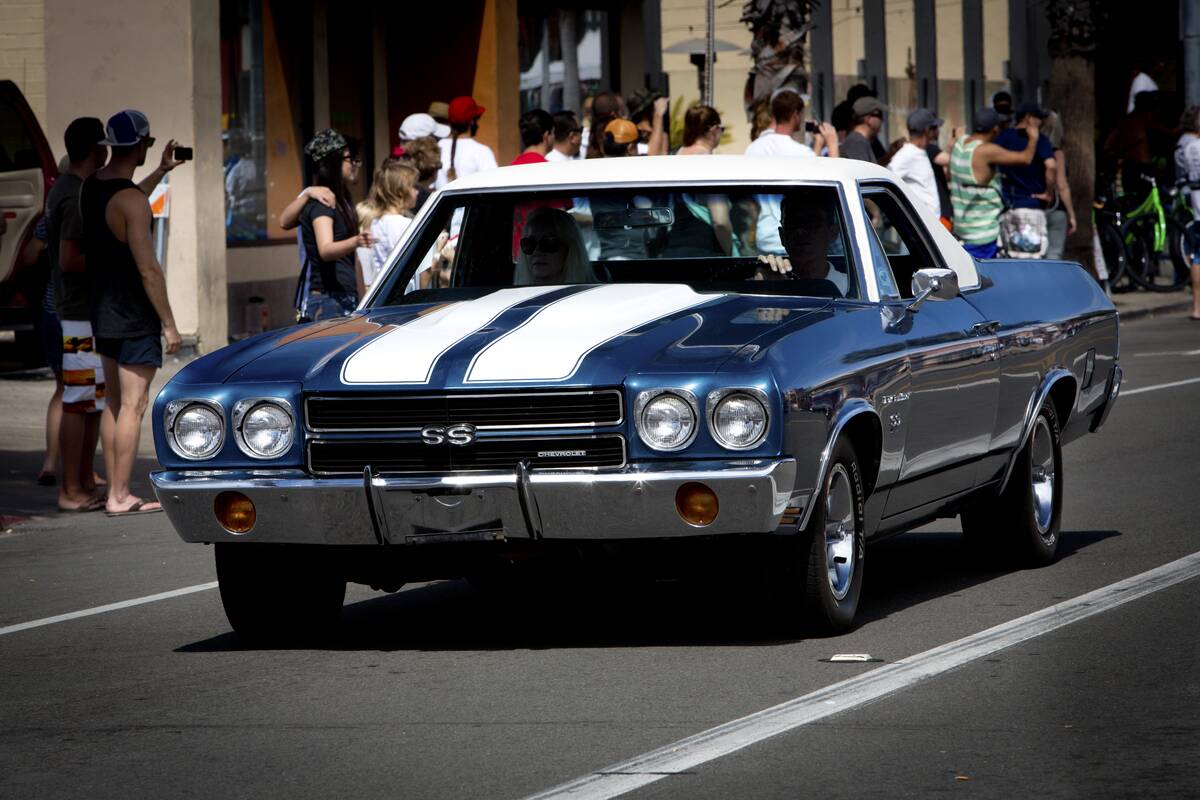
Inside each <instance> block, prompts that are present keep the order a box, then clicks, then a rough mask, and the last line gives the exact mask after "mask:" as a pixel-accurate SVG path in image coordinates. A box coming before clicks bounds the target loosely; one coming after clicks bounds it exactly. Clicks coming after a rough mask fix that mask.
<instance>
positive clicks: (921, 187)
mask: <svg viewBox="0 0 1200 800" xmlns="http://www.w3.org/2000/svg"><path fill="white" fill-rule="evenodd" d="M942 122H943V121H942V120H940V119H938V117H937V114H934V113H933V112H932V111H930V110H929V109H928V108H918V109H917V110H915V111H913V112H912V113H911V114H909V115H908V141H907V142H905V143H904V145H903V146H902V147H901V148H900V149H899V150H898V151H896V154H895V155H894V156H892V160H891V161H889V162H888V169H890V170H891V171H892V172H894V173H896V175H897V177H899V178H900V179H901V180H902V181H904V183H906V184H907V185H908V188H909V189H910V190H911V191H912V193H913V194H914V195H916V197H917V199H918V200H919V201H920V203H921V207H922V208H921V210H922V211H928V212H929V213H930V214H932V215H933V216H934V217H937V216H939V215H940V214H941V203H940V202H939V201H938V187H937V180H936V178H934V174H933V162H932V161H930V160H929V154H928V153H926V152H925V148H926V146H927V145H928V144H929V143H930V142H937V136H938V128H940V127H941V126H942Z"/></svg>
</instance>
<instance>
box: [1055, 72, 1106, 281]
mask: <svg viewBox="0 0 1200 800" xmlns="http://www.w3.org/2000/svg"><path fill="white" fill-rule="evenodd" d="M1049 95H1050V97H1049V100H1050V106H1051V107H1052V108H1054V109H1055V110H1056V111H1058V113H1059V115H1060V116H1061V117H1062V125H1063V150H1064V151H1065V153H1066V157H1067V162H1068V163H1067V180H1068V181H1069V183H1070V185H1071V198H1072V200H1073V201H1074V203H1075V219H1076V221H1077V223H1078V227H1077V228H1076V230H1075V233H1074V235H1072V236H1070V237H1068V238H1067V244H1066V250H1065V252H1064V253H1063V257H1064V258H1065V259H1067V260H1068V261H1078V262H1079V263H1080V264H1083V266H1084V268H1085V269H1087V271H1088V272H1090V273H1092V275H1093V276H1095V275H1096V264H1095V259H1094V258H1093V257H1092V252H1093V251H1092V197H1093V193H1094V191H1095V185H1096V73H1095V67H1094V66H1093V65H1092V63H1091V62H1090V61H1088V60H1087V59H1086V58H1084V57H1082V56H1078V55H1062V56H1057V57H1055V58H1054V59H1053V60H1052V61H1051V65H1050V92H1049Z"/></svg>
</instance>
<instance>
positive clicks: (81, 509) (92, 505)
mask: <svg viewBox="0 0 1200 800" xmlns="http://www.w3.org/2000/svg"><path fill="white" fill-rule="evenodd" d="M103 508H104V498H103V497H93V498H92V499H91V500H89V501H87V502H86V503H84V504H83V505H81V506H78V507H77V508H62V507H61V506H60V507H59V509H58V513H60V514H87V513H90V512H92V511H101V510H103Z"/></svg>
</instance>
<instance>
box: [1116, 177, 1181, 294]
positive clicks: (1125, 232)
mask: <svg viewBox="0 0 1200 800" xmlns="http://www.w3.org/2000/svg"><path fill="white" fill-rule="evenodd" d="M1142 179H1143V180H1144V181H1146V182H1147V183H1149V184H1150V191H1149V192H1147V194H1146V197H1145V199H1143V200H1142V201H1141V203H1139V204H1138V206H1137V207H1136V208H1134V209H1133V210H1132V211H1130V212H1128V214H1127V215H1126V219H1125V222H1124V223H1123V224H1122V225H1121V240H1122V243H1123V244H1124V246H1125V272H1126V273H1127V274H1128V275H1129V277H1130V278H1131V279H1132V280H1133V282H1134V283H1136V284H1137V285H1138V286H1141V287H1142V288H1144V289H1148V290H1150V291H1152V292H1173V291H1176V290H1178V289H1182V288H1183V287H1184V286H1185V285H1187V283H1188V280H1189V278H1190V268H1191V263H1192V256H1193V255H1194V254H1193V253H1192V252H1191V247H1190V239H1189V237H1188V235H1187V228H1186V226H1184V225H1183V224H1181V223H1180V222H1179V220H1178V219H1177V218H1176V217H1175V215H1174V214H1171V215H1168V214H1167V211H1166V208H1164V206H1163V203H1162V197H1161V195H1160V194H1159V191H1158V181H1156V180H1155V179H1154V178H1153V176H1149V175H1146V176H1143V178H1142ZM1164 260H1165V261H1166V262H1167V264H1166V266H1165V267H1164V264H1163V262H1164Z"/></svg>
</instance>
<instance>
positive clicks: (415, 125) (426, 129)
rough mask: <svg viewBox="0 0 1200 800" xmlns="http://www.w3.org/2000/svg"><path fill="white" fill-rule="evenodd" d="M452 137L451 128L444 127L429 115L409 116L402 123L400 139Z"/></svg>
mask: <svg viewBox="0 0 1200 800" xmlns="http://www.w3.org/2000/svg"><path fill="white" fill-rule="evenodd" d="M449 135H450V126H449V125H443V124H441V123H440V122H438V121H437V120H435V119H434V118H433V117H431V116H429V115H428V114H409V115H408V116H407V117H405V118H404V122H402V123H400V138H401V139H404V140H412V139H420V138H421V137H422V136H433V137H436V138H438V139H445V138H446V137H447V136H449Z"/></svg>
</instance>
